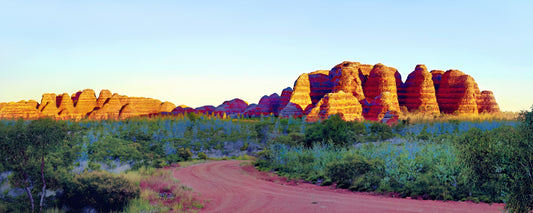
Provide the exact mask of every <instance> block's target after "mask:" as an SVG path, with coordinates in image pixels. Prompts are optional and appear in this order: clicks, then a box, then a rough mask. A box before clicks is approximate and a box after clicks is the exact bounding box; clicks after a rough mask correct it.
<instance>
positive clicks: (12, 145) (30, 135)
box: [0, 119, 78, 211]
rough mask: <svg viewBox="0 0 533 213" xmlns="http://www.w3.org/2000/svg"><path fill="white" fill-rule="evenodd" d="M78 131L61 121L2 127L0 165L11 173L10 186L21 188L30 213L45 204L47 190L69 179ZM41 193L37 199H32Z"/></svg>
mask: <svg viewBox="0 0 533 213" xmlns="http://www.w3.org/2000/svg"><path fill="white" fill-rule="evenodd" d="M77 129H78V128H76V127H74V126H72V125H69V124H67V123H66V122H63V121H55V120H52V119H39V120H34V121H22V120H19V121H14V122H11V123H8V124H3V125H2V127H1V130H0V147H1V149H0V156H2V157H1V159H0V162H1V164H2V165H3V166H2V167H4V168H3V169H5V170H8V171H13V173H12V175H11V176H10V177H9V180H10V184H11V185H12V186H15V187H20V188H23V189H24V190H25V192H26V196H27V200H28V202H29V206H30V208H31V210H34V209H35V203H36V202H39V207H40V211H42V210H43V209H42V208H43V206H44V205H45V204H46V200H45V196H46V190H47V189H57V188H60V187H61V184H62V182H63V181H64V180H65V178H66V177H68V171H69V170H70V169H72V162H73V161H74V160H75V158H76V154H75V153H76V151H77V150H78V149H77V148H76V147H75V145H74V142H76V140H75V136H74V135H75V134H76V133H78V130H77ZM34 194H40V198H37V197H34V196H33V195H34Z"/></svg>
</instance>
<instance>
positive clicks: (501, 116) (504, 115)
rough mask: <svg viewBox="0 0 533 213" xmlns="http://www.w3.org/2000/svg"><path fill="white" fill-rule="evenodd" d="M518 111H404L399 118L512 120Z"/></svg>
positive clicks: (422, 119)
mask: <svg viewBox="0 0 533 213" xmlns="http://www.w3.org/2000/svg"><path fill="white" fill-rule="evenodd" d="M518 115H519V112H500V113H491V114H489V113H482V114H478V115H472V114H464V115H453V114H427V113H414V112H408V113H404V114H403V116H401V117H400V120H408V121H409V122H411V123H429V122H446V121H451V120H459V121H513V120H517V119H518Z"/></svg>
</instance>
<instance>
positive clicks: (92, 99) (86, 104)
mask: <svg viewBox="0 0 533 213" xmlns="http://www.w3.org/2000/svg"><path fill="white" fill-rule="evenodd" d="M73 96H74V98H72V101H73V102H74V112H75V113H76V114H78V116H81V117H85V116H86V115H88V114H89V113H90V112H92V111H93V110H94V108H95V107H96V95H95V93H94V90H92V89H84V90H83V91H81V92H77V93H76V94H74V95H73Z"/></svg>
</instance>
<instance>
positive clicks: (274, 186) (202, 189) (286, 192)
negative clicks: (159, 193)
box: [174, 161, 504, 212]
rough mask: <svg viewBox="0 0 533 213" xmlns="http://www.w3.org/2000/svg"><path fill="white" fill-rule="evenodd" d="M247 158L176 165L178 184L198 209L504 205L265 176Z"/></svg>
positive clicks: (487, 208)
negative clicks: (199, 203) (200, 204)
mask: <svg viewBox="0 0 533 213" xmlns="http://www.w3.org/2000/svg"><path fill="white" fill-rule="evenodd" d="M243 162H246V161H216V162H209V163H205V164H198V165H193V166H189V167H185V168H179V169H176V170H175V171H174V176H175V177H176V178H178V179H179V180H180V182H181V184H183V185H185V186H188V187H190V188H193V191H194V192H196V193H200V194H201V197H200V199H202V200H207V201H208V202H207V204H206V205H205V208H204V209H203V210H202V211H201V212H502V209H503V208H504V204H493V205H489V204H486V203H479V204H476V203H472V202H453V201H447V202H443V201H431V200H412V199H402V198H391V197H385V196H375V195H369V194H366V193H352V192H348V191H347V190H338V189H330V187H321V186H316V185H313V184H308V183H295V182H292V183H286V182H284V181H280V179H279V178H277V177H275V176H272V177H269V176H268V175H265V174H264V173H260V172H257V170H255V169H253V168H251V167H250V166H240V164H241V163H243Z"/></svg>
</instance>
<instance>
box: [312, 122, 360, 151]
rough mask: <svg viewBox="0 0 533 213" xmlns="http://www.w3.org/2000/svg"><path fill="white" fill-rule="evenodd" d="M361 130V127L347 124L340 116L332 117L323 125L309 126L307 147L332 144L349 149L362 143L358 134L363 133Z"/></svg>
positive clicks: (314, 124)
mask: <svg viewBox="0 0 533 213" xmlns="http://www.w3.org/2000/svg"><path fill="white" fill-rule="evenodd" d="M354 129H355V130H356V131H354ZM361 130H362V128H361V126H360V125H358V124H354V123H351V122H346V121H344V120H343V119H342V118H341V117H340V116H339V115H332V116H330V117H329V118H328V119H327V120H325V121H323V122H322V123H313V124H310V125H309V126H308V128H307V130H306V131H305V145H306V147H313V146H314V145H315V144H318V143H332V144H334V145H335V146H339V147H347V146H349V145H352V144H353V143H355V142H360V141H358V137H357V136H358V135H357V133H361Z"/></svg>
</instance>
